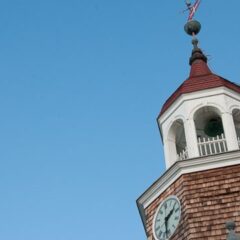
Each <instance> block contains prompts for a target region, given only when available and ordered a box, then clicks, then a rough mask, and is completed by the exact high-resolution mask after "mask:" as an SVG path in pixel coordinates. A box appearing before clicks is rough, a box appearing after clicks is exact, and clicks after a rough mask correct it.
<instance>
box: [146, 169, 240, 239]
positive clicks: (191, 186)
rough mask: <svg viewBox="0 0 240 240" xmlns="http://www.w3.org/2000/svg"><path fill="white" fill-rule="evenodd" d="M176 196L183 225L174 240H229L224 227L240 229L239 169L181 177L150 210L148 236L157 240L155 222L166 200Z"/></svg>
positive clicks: (147, 210) (181, 224)
mask: <svg viewBox="0 0 240 240" xmlns="http://www.w3.org/2000/svg"><path fill="white" fill-rule="evenodd" d="M169 195H176V196H177V197H178V198H179V200H180V202H181V205H182V218H181V221H180V225H179V227H178V228H177V230H176V232H175V234H174V235H173V236H172V237H171V240H185V239H186V240H190V239H209V240H211V239H212V240H220V239H224V240H226V228H225V223H226V221H228V220H234V221H235V222H236V224H237V232H238V228H239V229H240V165H236V166H231V167H224V168H218V169H213V170H207V171H202V172H198V173H189V174H185V175H182V176H181V177H180V178H179V179H177V180H176V181H175V182H174V183H173V184H172V185H171V186H170V187H169V188H168V189H167V190H166V191H165V192H163V193H162V194H161V195H160V196H159V197H158V198H157V199H156V200H155V201H154V202H153V203H152V204H151V205H150V206H148V208H147V209H146V216H147V225H146V228H147V234H148V239H151V238H152V239H154V238H153V234H152V221H153V217H154V214H155V212H156V210H157V208H158V206H159V204H160V203H161V201H162V200H163V199H165V198H166V197H168V196H169Z"/></svg>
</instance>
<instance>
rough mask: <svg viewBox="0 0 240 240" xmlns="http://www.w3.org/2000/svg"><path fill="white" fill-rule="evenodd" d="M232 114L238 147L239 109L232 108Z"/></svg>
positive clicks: (239, 138) (239, 129)
mask: <svg viewBox="0 0 240 240" xmlns="http://www.w3.org/2000/svg"><path fill="white" fill-rule="evenodd" d="M232 116H233V122H234V126H235V130H236V134H237V139H238V145H239V147H240V110H239V109H233V111H232Z"/></svg>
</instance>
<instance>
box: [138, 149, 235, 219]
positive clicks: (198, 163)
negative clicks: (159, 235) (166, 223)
mask: <svg viewBox="0 0 240 240" xmlns="http://www.w3.org/2000/svg"><path fill="white" fill-rule="evenodd" d="M237 164H240V151H239V150H237V151H232V152H227V153H222V154H217V155H211V156H207V157H199V158H192V159H188V160H181V161H177V162H176V163H175V164H174V165H172V166H171V167H170V168H169V169H168V170H167V171H166V172H165V173H164V174H163V175H162V176H161V177H160V178H159V179H158V180H157V181H156V182H155V183H153V185H152V186H150V187H149V188H148V189H147V190H146V191H145V192H144V193H143V194H142V195H141V196H140V197H139V198H138V200H137V205H138V208H139V211H140V214H141V217H142V220H143V222H144V220H145V216H143V214H144V210H145V209H146V208H147V207H148V206H149V205H150V204H151V203H152V202H153V201H154V200H155V199H156V198H157V197H158V196H159V195H160V194H161V193H163V192H164V191H165V190H166V189H167V188H168V187H169V186H170V185H171V184H172V183H173V182H174V181H176V180H177V179H178V178H179V177H180V176H181V175H183V174H186V173H192V172H199V171H204V170H210V169H214V168H220V167H227V166H232V165H237Z"/></svg>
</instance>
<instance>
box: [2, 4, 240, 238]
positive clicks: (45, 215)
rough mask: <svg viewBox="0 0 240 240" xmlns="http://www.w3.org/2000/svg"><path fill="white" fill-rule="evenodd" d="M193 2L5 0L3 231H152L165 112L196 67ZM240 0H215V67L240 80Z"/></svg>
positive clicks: (117, 234) (205, 31) (206, 18)
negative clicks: (151, 200)
mask: <svg viewBox="0 0 240 240" xmlns="http://www.w3.org/2000/svg"><path fill="white" fill-rule="evenodd" d="M184 7H185V6H184V1H179V0H178V1H162V0H158V1H157V0H152V1H144V0H138V1H137V0H130V1H129V0H128V1H127V0H122V1H113V0H111V1H110V0H102V1H97V0H78V1H77V0H68V1H61V0H60V1H56V0H48V1H46V0H42V1H30V0H22V1H16V0H13V1H1V7H0V106H1V115H0V157H1V158H0V159H1V160H0V196H1V197H0V239H4V240H43V239H44V240H80V239H84V240H95V239H103V240H110V239H111V240H112V239H114V240H120V239H121V240H122V239H129V240H144V239H146V237H145V233H144V230H143V227H142V223H141V220H140V217H139V214H138V211H137V207H136V204H135V200H136V199H137V197H139V195H140V194H141V193H142V192H143V191H144V190H145V189H146V188H147V187H149V186H150V185H151V184H152V182H153V181H155V180H156V179H157V178H158V177H159V176H160V175H161V174H162V173H163V172H164V169H165V165H164V157H163V149H162V143H161V139H160V134H159V132H158V127H157V124H156V117H157V115H158V113H159V111H160V109H161V106H162V104H163V103H164V101H165V100H166V99H167V98H168V97H169V95H170V94H171V93H172V92H173V91H174V90H175V89H176V88H177V87H178V86H179V85H180V84H181V82H182V81H183V80H185V79H186V78H187V76H188V73H189V66H188V58H189V56H190V53H191V44H190V42H191V39H190V37H188V36H187V35H186V34H185V33H184V31H183V25H184V23H185V21H186V18H187V16H186V15H184V14H181V13H180V11H181V10H182V9H184ZM239 8H240V2H239V1H237V0H232V1H231V5H230V4H228V2H227V1H217V0H211V1H204V0H202V5H201V6H200V8H199V12H198V13H197V15H196V18H197V19H198V20H199V21H200V22H201V23H202V31H201V33H200V34H199V40H200V43H201V47H202V49H203V50H204V51H205V53H206V54H207V55H208V56H209V59H210V61H209V66H210V67H211V68H212V69H213V71H214V72H216V73H218V74H219V75H221V76H223V77H225V78H227V79H229V80H231V81H234V82H237V83H240V68H239V65H240V63H239V53H240V46H239V42H240V34H239V33H240V30H239V21H240V19H239V13H238V11H239Z"/></svg>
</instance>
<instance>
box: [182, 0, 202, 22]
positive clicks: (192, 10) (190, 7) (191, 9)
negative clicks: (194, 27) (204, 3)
mask: <svg viewBox="0 0 240 240" xmlns="http://www.w3.org/2000/svg"><path fill="white" fill-rule="evenodd" d="M185 3H186V5H187V10H188V11H189V15H188V21H191V20H192V19H193V17H194V15H195V13H196V11H197V9H198V7H199V5H200V3H201V0H196V1H195V3H194V4H192V3H191V1H190V0H186V1H185Z"/></svg>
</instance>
